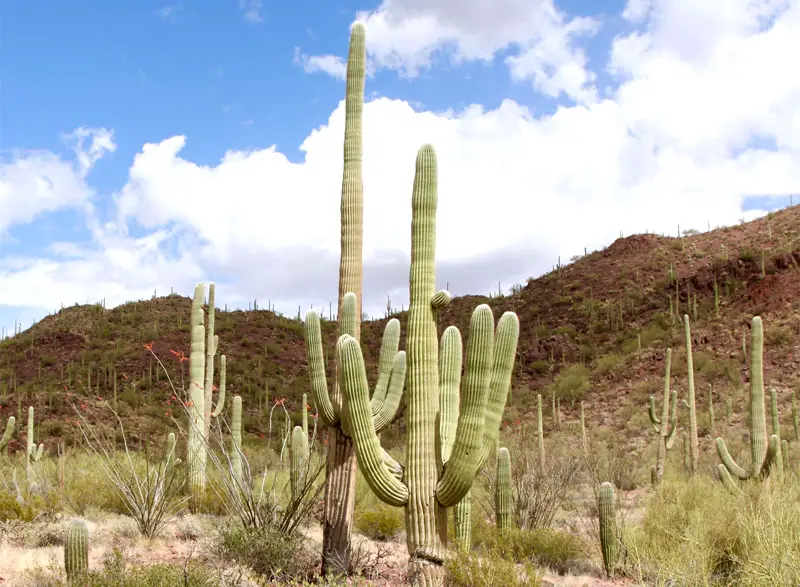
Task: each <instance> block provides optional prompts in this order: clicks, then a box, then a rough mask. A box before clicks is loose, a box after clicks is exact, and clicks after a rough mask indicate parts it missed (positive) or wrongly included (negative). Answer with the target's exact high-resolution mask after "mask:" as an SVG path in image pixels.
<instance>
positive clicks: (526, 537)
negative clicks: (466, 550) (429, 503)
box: [474, 528, 587, 575]
mask: <svg viewBox="0 0 800 587" xmlns="http://www.w3.org/2000/svg"><path fill="white" fill-rule="evenodd" d="M474 545H475V546H476V547H478V548H479V549H481V550H483V551H484V552H487V553H489V554H490V555H491V556H495V557H499V558H502V559H508V560H513V561H514V562H517V563H525V562H530V563H534V564H536V565H537V566H539V567H547V568H550V569H552V570H553V571H555V572H557V573H558V574H560V575H564V574H566V573H568V572H570V571H571V570H574V569H580V567H582V566H583V564H584V560H585V559H586V556H587V547H586V544H585V543H584V542H583V540H582V539H581V538H580V537H579V536H577V535H575V534H570V533H568V532H563V531H560V530H555V529H553V528H536V529H535V530H524V529H521V528H510V529H508V530H506V531H504V532H497V530H496V529H494V528H491V529H488V528H487V529H486V530H485V531H480V532H479V533H477V535H476V538H475V540H474Z"/></svg>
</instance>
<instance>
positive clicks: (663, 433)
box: [648, 348, 678, 485]
mask: <svg viewBox="0 0 800 587" xmlns="http://www.w3.org/2000/svg"><path fill="white" fill-rule="evenodd" d="M671 366H672V349H671V348H668V349H667V355H666V358H665V359H664V397H663V403H662V406H661V418H659V417H658V416H657V415H656V400H655V398H654V397H653V396H652V395H651V396H650V410H649V412H648V414H649V416H650V423H651V424H652V425H653V430H655V431H656V433H658V445H657V448H656V464H655V465H653V466H652V468H651V470H650V479H651V482H652V483H653V485H658V483H659V482H660V481H661V478H662V477H663V476H664V461H665V459H666V456H667V451H668V450H669V449H671V448H672V445H673V444H674V442H675V432H676V431H677V430H678V414H677V412H678V394H677V393H676V392H675V391H673V392H672V393H671V394H670V391H669V374H670V368H671ZM670 398H671V399H672V417H671V418H670Z"/></svg>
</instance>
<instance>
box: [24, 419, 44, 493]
mask: <svg viewBox="0 0 800 587" xmlns="http://www.w3.org/2000/svg"><path fill="white" fill-rule="evenodd" d="M25 452H26V455H27V457H28V458H27V459H25V465H26V467H25V473H26V475H27V481H28V488H29V489H30V487H31V485H32V484H33V482H34V481H33V479H34V470H33V465H34V463H38V462H39V460H41V458H42V454H43V453H44V444H41V443H40V444H39V446H38V447H37V446H36V443H35V442H34V441H33V406H30V407H28V438H27V447H26V451H25Z"/></svg>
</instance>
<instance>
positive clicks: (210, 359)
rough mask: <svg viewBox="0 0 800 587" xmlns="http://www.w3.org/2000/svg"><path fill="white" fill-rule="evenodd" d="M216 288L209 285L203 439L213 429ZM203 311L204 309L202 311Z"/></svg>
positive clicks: (216, 339)
mask: <svg viewBox="0 0 800 587" xmlns="http://www.w3.org/2000/svg"><path fill="white" fill-rule="evenodd" d="M215 292H216V286H215V285H214V284H213V283H210V284H209V285H208V327H207V328H206V335H207V337H208V338H207V340H206V349H205V350H206V364H205V368H206V372H205V381H204V386H203V410H204V411H203V426H204V428H203V437H204V438H206V439H207V438H208V433H209V430H210V429H211V417H212V415H213V412H212V409H211V403H212V401H213V389H214V357H215V356H216V355H217V344H219V339H218V338H217V337H216V336H215V335H214V322H215V315H216V311H215V308H214V305H215ZM201 311H202V309H201Z"/></svg>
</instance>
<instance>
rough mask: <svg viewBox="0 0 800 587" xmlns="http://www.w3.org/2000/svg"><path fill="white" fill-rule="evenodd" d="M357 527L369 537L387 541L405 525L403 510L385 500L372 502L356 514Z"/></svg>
mask: <svg viewBox="0 0 800 587" xmlns="http://www.w3.org/2000/svg"><path fill="white" fill-rule="evenodd" d="M355 524H356V529H358V531H359V532H361V533H362V534H363V535H364V536H366V537H367V538H370V539H372V540H377V541H379V542H385V541H387V540H392V539H393V538H395V537H396V536H397V535H398V534H399V533H400V531H401V530H402V529H403V527H404V526H405V518H404V516H403V510H402V509H400V508H395V507H391V506H389V505H386V504H385V503H383V502H377V503H375V504H370V507H368V508H363V509H359V510H358V511H356V514H355Z"/></svg>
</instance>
